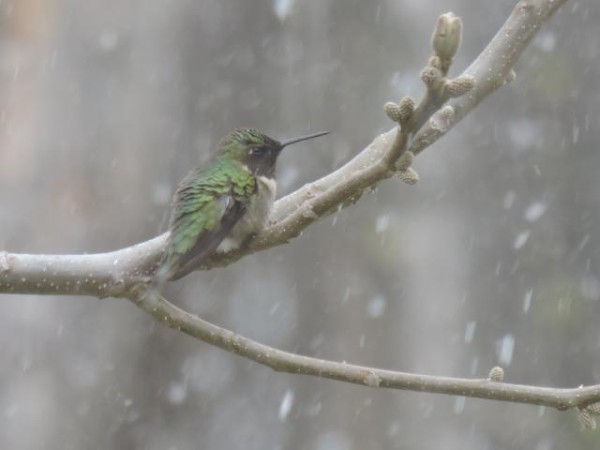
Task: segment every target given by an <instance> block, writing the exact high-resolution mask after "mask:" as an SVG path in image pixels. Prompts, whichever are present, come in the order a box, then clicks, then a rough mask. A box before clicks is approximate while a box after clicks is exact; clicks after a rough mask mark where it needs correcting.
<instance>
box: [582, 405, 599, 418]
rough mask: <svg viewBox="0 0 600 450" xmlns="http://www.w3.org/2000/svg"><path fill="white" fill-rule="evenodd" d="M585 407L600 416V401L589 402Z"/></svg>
mask: <svg viewBox="0 0 600 450" xmlns="http://www.w3.org/2000/svg"><path fill="white" fill-rule="evenodd" d="M585 409H586V410H587V411H588V412H589V413H590V414H592V415H594V416H600V402H596V403H592V404H589V405H587V406H586V407H585Z"/></svg>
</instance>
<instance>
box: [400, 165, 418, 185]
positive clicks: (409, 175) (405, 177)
mask: <svg viewBox="0 0 600 450" xmlns="http://www.w3.org/2000/svg"><path fill="white" fill-rule="evenodd" d="M398 176H399V177H400V179H401V180H402V181H404V182H405V183H406V184H416V183H417V182H418V181H419V180H420V178H419V174H418V173H417V171H416V170H415V169H413V168H412V167H409V168H408V169H406V170H400V171H399V172H398Z"/></svg>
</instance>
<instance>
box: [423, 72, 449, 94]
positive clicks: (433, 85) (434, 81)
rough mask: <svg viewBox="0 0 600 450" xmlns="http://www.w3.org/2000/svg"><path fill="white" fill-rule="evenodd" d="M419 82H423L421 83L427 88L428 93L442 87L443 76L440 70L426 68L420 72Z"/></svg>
mask: <svg viewBox="0 0 600 450" xmlns="http://www.w3.org/2000/svg"><path fill="white" fill-rule="evenodd" d="M421 80H423V83H425V86H427V89H429V90H430V91H431V90H437V89H438V88H439V87H440V86H441V85H442V82H443V80H444V75H443V74H442V72H441V70H440V69H438V68H436V67H433V66H427V67H425V68H424V69H423V71H422V72H421Z"/></svg>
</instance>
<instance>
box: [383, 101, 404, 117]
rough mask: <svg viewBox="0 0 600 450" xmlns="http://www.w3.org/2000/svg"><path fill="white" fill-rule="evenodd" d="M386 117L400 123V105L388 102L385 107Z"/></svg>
mask: <svg viewBox="0 0 600 450" xmlns="http://www.w3.org/2000/svg"><path fill="white" fill-rule="evenodd" d="M383 110H384V111H385V115H386V116H388V118H389V119H390V120H391V121H393V122H400V105H398V104H397V103H394V102H387V103H386V104H385V105H383Z"/></svg>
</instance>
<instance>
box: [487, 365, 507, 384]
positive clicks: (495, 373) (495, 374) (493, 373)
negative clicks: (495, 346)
mask: <svg viewBox="0 0 600 450" xmlns="http://www.w3.org/2000/svg"><path fill="white" fill-rule="evenodd" d="M488 379H489V380H490V381H495V382H499V381H502V380H504V369H503V368H502V367H500V366H495V367H492V370H490V374H489V375H488Z"/></svg>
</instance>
